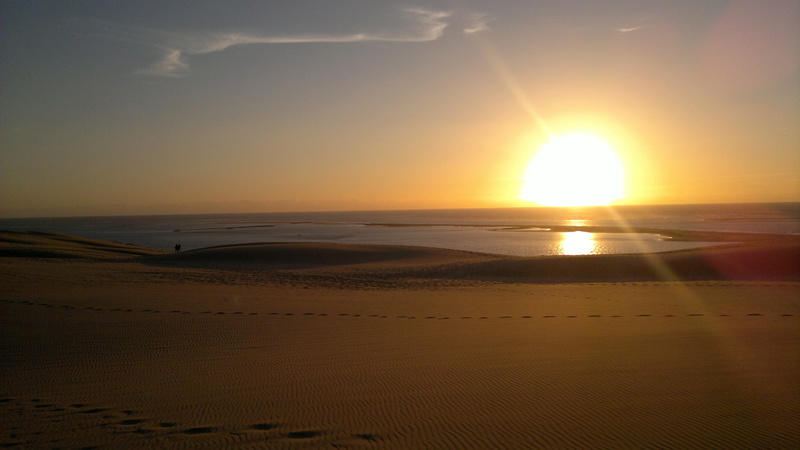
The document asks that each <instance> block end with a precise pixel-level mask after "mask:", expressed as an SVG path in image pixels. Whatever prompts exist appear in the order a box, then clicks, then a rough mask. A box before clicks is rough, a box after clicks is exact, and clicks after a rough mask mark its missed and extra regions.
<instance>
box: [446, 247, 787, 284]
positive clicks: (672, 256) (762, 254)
mask: <svg viewBox="0 0 800 450" xmlns="http://www.w3.org/2000/svg"><path fill="white" fill-rule="evenodd" d="M440 276H443V277H454V278H470V279H491V280H497V281H520V282H592V281H673V280H687V281H688V280H783V281H800V244H798V243H796V242H790V243H786V242H775V243H754V244H732V245H721V246H715V247H705V248H700V249H691V250H680V251H675V252H665V253H654V254H626V255H581V256H551V257H537V258H514V259H504V260H498V261H487V262H479V263H474V264H466V265H462V266H460V267H454V268H451V269H445V270H443V271H442V272H441V274H440Z"/></svg>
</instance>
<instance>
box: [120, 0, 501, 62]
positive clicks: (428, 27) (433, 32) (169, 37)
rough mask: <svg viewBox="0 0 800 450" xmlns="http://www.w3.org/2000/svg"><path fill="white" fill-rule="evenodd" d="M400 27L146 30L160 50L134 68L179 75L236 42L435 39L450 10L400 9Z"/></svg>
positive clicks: (477, 27) (479, 26) (468, 28)
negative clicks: (284, 31)
mask: <svg viewBox="0 0 800 450" xmlns="http://www.w3.org/2000/svg"><path fill="white" fill-rule="evenodd" d="M401 13H402V20H403V24H404V26H403V27H401V30H399V31H392V32H359V33H352V34H298V35H263V34H255V33H239V32H232V33H213V32H211V33H184V34H181V33H165V32H156V31H148V32H146V34H147V36H146V39H143V40H145V41H148V43H150V44H152V45H154V46H156V47H158V48H160V49H161V51H162V56H161V58H160V59H158V60H157V61H155V62H154V63H153V64H151V65H150V66H149V67H146V68H142V69H139V70H137V71H136V72H135V73H137V74H141V75H153V76H163V77H180V76H183V75H185V74H186V73H187V72H188V70H189V67H190V65H189V57H191V56H193V55H202V54H207V53H213V52H219V51H223V50H225V49H227V48H230V47H233V46H236V45H248V44H296V43H349V42H378V41H389V42H426V41H434V40H437V39H439V38H440V37H441V36H442V34H443V33H444V30H445V28H446V27H447V26H448V25H449V23H450V22H449V21H448V19H450V18H451V17H452V16H453V13H452V12H450V11H436V10H431V9H426V8H419V7H414V8H404V9H402V10H401ZM487 29H488V27H486V21H485V20H484V18H483V16H480V15H475V16H474V17H472V18H470V20H468V21H467V22H466V25H465V26H464V28H463V31H464V32H465V33H476V32H479V31H484V30H487Z"/></svg>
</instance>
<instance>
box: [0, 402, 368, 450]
mask: <svg viewBox="0 0 800 450" xmlns="http://www.w3.org/2000/svg"><path fill="white" fill-rule="evenodd" d="M0 411H2V412H3V413H4V415H6V417H13V416H16V417H18V418H20V419H21V420H19V421H18V422H14V423H9V421H8V420H4V421H3V423H4V425H6V426H4V427H3V428H5V429H0V447H2V448H11V447H17V446H19V447H30V446H35V447H38V446H47V445H56V446H58V445H59V444H61V445H63V444H65V443H64V442H63V441H69V440H73V439H75V438H78V440H85V441H90V440H92V438H94V441H98V440H102V439H103V435H104V433H103V432H107V433H109V434H106V435H105V436H106V437H108V436H116V435H138V436H127V437H124V439H125V440H126V441H127V442H130V439H131V438H133V439H136V438H138V439H148V440H149V439H158V438H162V437H165V436H169V435H183V436H189V437H191V436H200V437H202V436H204V435H205V436H206V437H210V438H215V439H220V438H223V439H224V438H225V436H236V437H244V438H246V440H256V441H262V440H272V439H290V440H300V439H314V438H318V437H323V436H324V435H325V434H327V433H326V432H325V431H324V430H317V429H310V430H290V431H287V430H281V429H280V428H282V427H281V426H280V424H279V423H275V422H261V423H253V424H251V425H249V426H247V425H246V426H243V427H241V428H231V427H222V426H213V425H211V426H209V425H208V424H179V423H175V422H164V421H160V420H157V419H151V418H146V417H142V416H141V415H139V414H137V412H136V411H133V410H130V409H117V408H100V407H96V406H93V405H89V404H85V403H71V404H56V403H49V402H47V401H45V400H42V399H39V398H33V399H29V400H26V399H15V398H2V399H0ZM66 416H72V419H74V422H75V423H78V424H77V425H73V427H74V428H72V429H70V430H69V432H68V433H67V434H65V435H63V436H57V435H54V434H53V432H52V430H47V431H46V430H43V429H39V428H38V427H36V425H35V424H37V423H40V424H41V423H49V422H58V421H62V420H64V419H65V418H66ZM32 418H38V419H40V420H30V419H32ZM98 428H99V429H102V431H103V432H101V433H100V434H99V435H98V433H97V431H98V430H97V429H98ZM76 431H77V434H82V433H81V431H90V433H87V434H89V436H83V437H81V436H76ZM46 435H47V436H48V438H45V437H44V436H46ZM328 437H330V436H328ZM350 437H351V438H354V439H357V440H361V441H362V442H365V443H367V442H376V441H377V440H378V436H377V435H376V434H371V433H357V434H353V435H352V436H350ZM45 439H47V442H44V440H45ZM108 444H109V442H102V443H97V445H89V446H84V447H82V448H84V449H90V448H98V447H100V446H104V445H108ZM66 445H69V443H68V442H67V443H66Z"/></svg>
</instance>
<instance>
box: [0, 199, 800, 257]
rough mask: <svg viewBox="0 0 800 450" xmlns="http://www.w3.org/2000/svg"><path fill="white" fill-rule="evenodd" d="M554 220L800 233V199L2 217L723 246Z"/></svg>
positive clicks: (260, 233) (240, 235) (560, 248)
mask: <svg viewBox="0 0 800 450" xmlns="http://www.w3.org/2000/svg"><path fill="white" fill-rule="evenodd" d="M550 226H615V227H647V228H658V229H671V230H695V231H724V232H736V233H777V234H795V235H796V234H800V202H795V203H746V204H705V205H652V206H615V207H583V208H554V207H522V208H482V209H436V210H432V209H431V210H398V211H320V212H274V213H246V214H192V215H153V216H103V217H55V218H29V219H0V230H10V231H43V232H52V233H62V234H70V235H75V236H81V237H87V238H93V239H102V240H107V241H114V242H119V243H128V244H136V245H140V246H144V247H150V248H156V249H161V250H172V249H174V247H175V245H176V244H180V245H181V249H182V250H183V251H186V250H193V249H199V248H204V247H213V246H219V245H230V244H246V243H266V242H330V243H348V244H391V245H413V246H424V247H438V248H446V249H455V250H467V251H475V252H482V253H493V254H501V255H515V256H542V255H579V254H611V253H642V252H659V251H670V250H680V249H685V248H693V247H702V246H707V245H719V244H720V242H677V241H671V240H670V239H669V238H667V237H665V236H662V235H659V234H658V233H593V232H585V231H569V232H561V231H555V230H550V229H549V228H548V227H550Z"/></svg>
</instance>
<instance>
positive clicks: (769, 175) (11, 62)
mask: <svg viewBox="0 0 800 450" xmlns="http://www.w3.org/2000/svg"><path fill="white" fill-rule="evenodd" d="M0 5H1V6H0V7H1V8H2V9H0V14H1V15H0V17H1V20H2V31H0V33H2V42H3V44H2V69H1V70H2V74H1V75H2V77H1V78H0V80H2V81H0V83H1V84H0V89H2V91H1V93H2V104H0V138H2V141H1V142H2V150H0V152H2V153H0V158H1V159H0V163H2V165H1V166H0V189H1V190H0V195H1V196H2V197H0V200H1V202H0V214H2V215H3V216H6V217H15V216H17V217H18V216H47V215H52V216H60V215H95V214H147V213H184V212H185V213H194V212H240V211H241V212H244V211H278V210H329V209H394V208H437V207H443V208H444V207H485V206H516V205H524V203H521V202H520V201H519V200H518V199H517V198H516V197H517V194H518V192H519V190H520V188H521V184H520V183H521V181H520V180H521V177H522V175H523V173H524V171H525V167H526V165H527V162H528V161H529V160H530V159H531V157H532V156H533V154H534V153H535V151H536V149H537V148H538V146H539V145H541V144H542V143H544V142H545V141H546V140H547V137H548V133H560V132H569V131H572V130H582V131H589V132H593V133H597V134H600V135H602V136H603V137H604V138H605V139H606V140H607V141H609V142H610V143H612V144H613V145H614V146H615V147H616V148H617V150H618V151H619V153H620V155H621V157H622V159H623V161H624V162H625V163H626V165H627V171H628V178H629V180H628V197H627V199H626V200H625V201H626V202H628V203H684V202H692V203H702V202H734V201H797V200H800V198H798V197H799V196H798V192H800V181H799V180H800V174H799V173H800V171H798V170H797V169H798V167H800V157H799V156H798V150H797V149H798V148H800V131H798V129H799V128H800V126H799V125H798V123H800V112H798V108H797V104H800V88H798V85H800V83H798V80H799V79H798V55H800V37H799V36H798V34H800V31H798V29H800V27H798V20H800V19H798V14H800V13H798V10H799V9H800V7H799V6H798V3H797V2H796V1H793V0H786V1H783V0H770V1H753V0H751V1H703V2H696V1H671V2H663V1H633V0H619V1H603V2H595V1H565V0H558V1H557V0H552V1H551V0H547V1H546V0H541V1H506V2H497V1H478V0H475V1H456V0H452V1H438V2H430V1H426V2H394V1H382V2H375V1H363V0H360V1H355V0H349V1H306V0H297V1H291V2H289V1H282V2H281V1H226V2H219V1H216V2H198V1H192V2H177V1H166V2H149V1H148V2H118V1H36V2H30V1H2V2H0Z"/></svg>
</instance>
